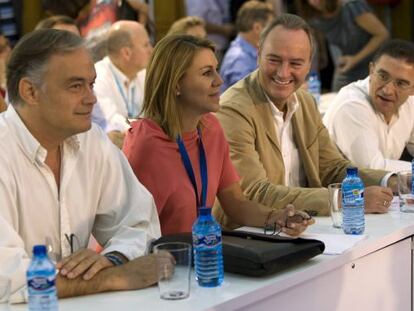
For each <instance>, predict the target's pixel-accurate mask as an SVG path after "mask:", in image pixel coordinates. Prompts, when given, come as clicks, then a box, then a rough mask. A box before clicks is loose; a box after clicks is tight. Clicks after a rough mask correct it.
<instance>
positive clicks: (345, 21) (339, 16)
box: [296, 0, 389, 92]
mask: <svg viewBox="0 0 414 311" xmlns="http://www.w3.org/2000/svg"><path fill="white" fill-rule="evenodd" d="M296 5H297V9H298V13H299V14H300V15H301V16H302V17H304V18H305V19H306V20H307V21H308V22H309V24H310V25H311V26H312V27H313V28H315V29H316V30H319V31H321V32H322V33H323V34H324V35H325V37H326V40H327V42H328V45H329V48H330V52H331V55H332V58H333V62H334V64H335V72H334V77H333V81H332V91H334V92H337V91H339V90H340V89H341V88H342V87H343V86H345V85H347V84H349V83H351V82H354V81H356V80H359V79H364V78H365V77H366V76H367V75H368V66H369V62H370V61H371V59H372V56H373V53H374V52H375V51H376V50H377V49H378V47H379V46H380V45H381V43H382V42H384V40H386V39H387V38H388V36H389V33H388V30H387V29H386V28H385V26H384V25H383V23H382V22H381V21H380V20H379V19H378V18H377V17H376V16H375V14H374V13H373V12H372V9H371V8H370V6H369V5H368V4H367V2H366V1H365V0H343V1H342V0H296Z"/></svg>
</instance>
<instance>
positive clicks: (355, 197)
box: [342, 189, 364, 205]
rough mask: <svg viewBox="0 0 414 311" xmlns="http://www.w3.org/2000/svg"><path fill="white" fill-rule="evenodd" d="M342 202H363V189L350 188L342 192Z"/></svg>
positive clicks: (352, 203) (351, 203)
mask: <svg viewBox="0 0 414 311" xmlns="http://www.w3.org/2000/svg"><path fill="white" fill-rule="evenodd" d="M342 200H343V203H344V204H346V205H354V204H355V205H359V204H364V190H363V189H351V190H348V191H344V192H343V199H342Z"/></svg>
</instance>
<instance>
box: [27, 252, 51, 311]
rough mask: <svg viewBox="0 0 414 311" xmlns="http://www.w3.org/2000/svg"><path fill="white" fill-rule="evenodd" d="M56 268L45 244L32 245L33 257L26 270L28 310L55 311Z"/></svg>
mask: <svg viewBox="0 0 414 311" xmlns="http://www.w3.org/2000/svg"><path fill="white" fill-rule="evenodd" d="M55 275H56V269H55V266H54V264H53V263H52V261H50V259H49V257H48V256H47V253H46V246H45V245H35V246H34V247H33V257H32V261H31V263H30V265H29V269H28V270H27V273H26V276H27V288H28V292H29V311H40V310H42V311H57V310H58V301H57V292H56V285H55V280H56V276H55Z"/></svg>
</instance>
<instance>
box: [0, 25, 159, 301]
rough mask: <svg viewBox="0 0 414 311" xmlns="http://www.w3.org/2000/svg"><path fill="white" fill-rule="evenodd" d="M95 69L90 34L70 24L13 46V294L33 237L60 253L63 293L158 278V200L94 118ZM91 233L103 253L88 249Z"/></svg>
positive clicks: (1, 121) (7, 164)
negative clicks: (86, 37)
mask: <svg viewBox="0 0 414 311" xmlns="http://www.w3.org/2000/svg"><path fill="white" fill-rule="evenodd" d="M95 76H96V75H95V70H94V66H93V62H92V59H91V58H90V55H89V53H88V51H87V50H86V48H85V47H84V42H83V40H82V39H81V38H80V37H79V36H77V35H74V34H72V33H70V32H67V31H61V30H54V29H46V30H38V31H35V32H32V33H30V34H28V35H26V36H25V37H24V38H22V39H21V41H20V43H19V44H18V45H17V46H16V47H15V49H14V50H13V52H12V54H11V57H10V61H9V63H8V68H7V87H8V94H9V98H10V102H11V103H12V105H11V106H10V107H9V109H8V110H7V111H6V112H4V113H2V114H0V133H1V139H0V150H2V152H1V153H0V171H1V174H0V274H2V275H6V276H9V277H10V278H11V280H12V291H13V292H14V294H15V297H14V298H13V299H17V300H19V297H17V296H19V293H21V292H24V290H23V291H20V290H19V289H24V286H25V283H26V282H25V272H26V269H27V267H28V264H29V261H30V258H29V254H31V250H32V247H33V245H35V244H47V246H48V249H49V250H50V251H51V255H52V257H54V259H56V260H58V263H57V268H59V269H60V273H59V275H58V276H57V288H58V294H59V296H60V297H66V296H74V295H83V294H89V293H94V292H101V291H109V290H121V289H134V288H141V287H145V286H149V285H151V284H153V283H155V282H156V281H157V280H156V278H157V277H156V270H155V263H156V260H155V258H154V256H153V255H151V256H144V255H146V253H147V250H148V245H149V242H150V240H151V239H153V238H157V237H159V236H160V227H159V221H158V217H157V211H156V209H155V206H154V201H153V198H152V196H151V194H150V193H149V192H148V191H147V190H146V189H145V188H144V187H143V186H142V185H141V184H140V183H139V182H138V180H137V179H136V177H135V175H134V173H133V172H132V170H131V168H130V166H129V164H128V162H127V160H126V158H125V157H124V155H123V154H122V153H121V152H120V150H118V149H117V148H116V147H115V146H114V145H113V144H112V143H111V142H110V141H109V139H108V138H107V137H106V135H105V133H103V132H102V131H100V129H99V128H98V127H97V126H96V125H93V126H92V123H91V113H92V108H93V105H94V104H95V102H96V98H95V95H94V93H93V84H94V81H95ZM91 233H93V234H94V236H95V238H96V239H97V241H98V242H99V243H100V244H101V245H102V246H103V248H104V250H103V252H102V253H101V254H97V253H95V252H94V251H92V250H88V249H86V246H87V244H88V240H89V237H90V235H91ZM20 298H21V297H20Z"/></svg>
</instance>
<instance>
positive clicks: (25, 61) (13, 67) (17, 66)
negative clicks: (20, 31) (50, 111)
mask: <svg viewBox="0 0 414 311" xmlns="http://www.w3.org/2000/svg"><path fill="white" fill-rule="evenodd" d="M83 46H84V40H83V39H82V38H81V37H80V36H78V35H75V34H73V33H71V32H69V31H64V30H57V29H40V30H35V31H32V32H30V33H28V34H27V35H25V36H24V37H23V38H21V39H20V41H19V42H18V43H17V45H16V46H15V48H14V49H13V50H12V52H11V55H10V58H9V61H8V64H7V70H6V75H7V93H8V96H9V99H10V102H11V103H12V104H13V105H18V104H22V103H23V101H22V99H21V97H20V94H19V82H20V80H21V79H22V78H25V77H28V78H30V79H31V81H32V82H33V83H34V84H35V85H36V86H41V85H42V80H43V75H44V73H45V71H46V65H47V63H48V61H49V59H50V57H51V56H53V55H58V54H64V53H69V52H72V51H74V50H76V49H78V48H81V47H83Z"/></svg>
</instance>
